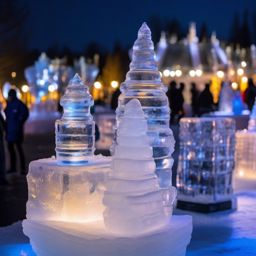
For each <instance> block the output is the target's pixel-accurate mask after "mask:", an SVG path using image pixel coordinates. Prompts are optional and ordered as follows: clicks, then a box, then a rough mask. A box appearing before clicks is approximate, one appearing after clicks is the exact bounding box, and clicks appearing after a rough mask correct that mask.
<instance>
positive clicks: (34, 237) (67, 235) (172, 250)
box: [22, 216, 192, 256]
mask: <svg viewBox="0 0 256 256" xmlns="http://www.w3.org/2000/svg"><path fill="white" fill-rule="evenodd" d="M22 225H23V231H24V233H25V235H27V236H28V237H29V239H30V243H31V245H32V247H33V250H34V251H35V253H36V255H37V256H49V255H61V256H70V255H76V256H105V255H111V256H120V255H122V256H128V255H129V256H142V255H147V256H160V255H161V256H170V255H175V256H185V253H186V247H187V245H188V244H189V242H190V239H191V233H192V217H191V216H173V217H172V219H171V221H170V223H169V225H168V226H167V227H165V228H163V229H162V230H160V231H158V232H154V233H151V234H147V235H145V236H137V237H117V236H115V235H113V234H109V233H108V232H107V231H106V230H105V228H104V224H103V222H101V221H99V222H91V223H86V224H77V223H65V222H53V221H49V222H41V221H32V220H24V221H23V224H22Z"/></svg>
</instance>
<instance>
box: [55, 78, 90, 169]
mask: <svg viewBox="0 0 256 256" xmlns="http://www.w3.org/2000/svg"><path fill="white" fill-rule="evenodd" d="M60 104H61V105H62V106H63V109H64V114H63V116H62V118H61V119H60V120H57V121H56V127H55V129H56V131H55V132H56V155H57V160H58V162H60V163H64V164H65V163H66V164H84V163H86V162H88V156H92V155H93V153H94V142H95V141H94V134H95V123H94V121H93V117H92V115H91V112H90V108H91V106H92V105H93V99H92V96H91V95H90V93H89V90H88V87H87V86H86V85H84V84H83V82H82V80H81V78H80V77H79V75H78V74H76V75H75V76H74V78H73V79H72V80H71V81H70V82H69V84H68V87H67V89H66V93H65V94H64V96H63V97H62V98H61V101H60Z"/></svg>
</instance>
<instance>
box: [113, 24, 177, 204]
mask: <svg viewBox="0 0 256 256" xmlns="http://www.w3.org/2000/svg"><path fill="white" fill-rule="evenodd" d="M121 91H122V94H121V95H120V96H119V102H118V108H117V110H116V115H117V126H118V124H119V123H120V119H121V118H122V116H123V115H124V106H125V104H126V103H128V102H129V101H130V100H131V99H138V100H139V101H140V103H141V106H142V109H143V112H144V113H145V117H146V119H147V123H148V132H147V134H148V136H149V138H150V145H151V146H152V147H153V157H154V160H155V163H156V175H157V177H158V182H159V185H160V187H161V188H163V189H165V190H166V194H165V204H166V206H167V207H171V201H170V200H169V198H170V199H171V196H170V194H171V191H172V189H171V186H172V165H173V159H172V157H171V155H172V153H173V151H174V144H175V141H174V137H173V133H172V131H171V129H170V128H169V120H170V108H169V103H168V98H167V96H166V87H165V86H164V85H163V83H162V82H161V77H160V72H159V71H158V67H157V63H156V60H155V53H154V45H153V42H152V39H151V31H150V29H149V28H148V26H147V25H146V23H143V24H142V26H141V28H140V29H139V32H138V38H137V40H136V41H135V43H134V46H133V52H132V61H131V63H130V71H129V72H128V73H127V75H126V80H125V82H124V83H123V84H122V85H121ZM134 132H136V131H134ZM117 144H118V142H117Z"/></svg>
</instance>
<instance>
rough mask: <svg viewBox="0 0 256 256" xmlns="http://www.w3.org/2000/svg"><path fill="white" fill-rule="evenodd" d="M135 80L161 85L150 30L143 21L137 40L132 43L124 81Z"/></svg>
mask: <svg viewBox="0 0 256 256" xmlns="http://www.w3.org/2000/svg"><path fill="white" fill-rule="evenodd" d="M135 81H137V82H140V81H143V83H145V82H146V81H148V82H150V83H153V84H155V85H159V86H162V83H161V77H160V73H159V71H158V67H157V62H156V58H155V52H154V44H153V41H152V38H151V31H150V29H149V27H148V26H147V24H146V23H145V22H144V23H143V24H142V26H141V27H140V29H139V31H138V37H137V40H136V41H135V43H134V45H133V51H132V61H131V63H130V71H129V72H128V73H127V75H126V81H125V83H126V84H131V83H134V82H135ZM163 88H164V87H163Z"/></svg>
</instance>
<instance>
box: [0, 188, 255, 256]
mask: <svg viewBox="0 0 256 256" xmlns="http://www.w3.org/2000/svg"><path fill="white" fill-rule="evenodd" d="M237 198H238V209H237V211H227V212H221V213H220V212H219V213H212V214H207V215H203V214H198V213H190V214H192V217H193V235H192V240H191V243H190V244H189V246H188V248H187V253H186V256H220V255H223V256H254V255H256V231H255V228H254V227H255V212H256V192H255V191H254V192H250V191H247V192H243V193H240V194H238V195H237ZM174 213H175V214H184V211H180V210H179V211H177V210H176V212H174ZM174 217H175V216H174ZM52 228H53V229H54V227H52ZM37 231H38V230H37ZM52 232H54V230H52ZM49 234H50V233H49ZM173 234H175V233H174V232H171V233H170V234H169V235H168V234H167V235H166V236H164V239H167V240H168V242H169V240H170V239H171V238H172V236H173ZM58 236H62V238H63V239H64V238H65V237H66V238H67V237H69V236H68V234H67V232H66V230H65V231H64V230H63V232H60V233H59V234H58ZM58 236H56V235H55V236H54V238H56V239H57V240H59V237H58ZM69 238H70V237H69ZM48 241H49V240H48ZM63 241H65V242H63ZM63 241H62V244H61V246H63V245H64V246H66V244H67V242H66V241H68V240H65V239H64V240H63ZM71 241H72V240H70V242H68V244H72V242H71ZM80 241H81V240H80ZM54 242H55V240H54V241H53V243H54ZM102 242H103V241H102ZM109 242H110V241H109ZM123 242H125V240H124V239H123ZM144 242H145V243H143V246H144V248H143V253H142V254H141V255H140V256H142V255H143V256H144V255H149V254H148V252H149V253H150V250H151V247H148V246H150V242H147V241H146V240H144ZM77 245H78V244H77V243H76V244H75V246H77ZM80 245H81V244H80ZM93 245H95V244H94V243H93V242H92V241H91V246H93ZM42 246H43V245H42ZM115 246H117V245H116V244H115ZM45 247H46V246H45ZM95 247H97V245H95ZM64 248H66V247H64ZM84 249H85V250H84V253H83V254H80V255H79V254H77V255H76V256H84V255H86V254H85V253H86V252H87V250H86V248H84ZM168 252H169V254H168ZM0 255H1V256H35V255H36V254H35V253H34V252H33V251H32V248H31V246H30V245H29V239H28V238H27V237H26V236H25V235H23V234H22V227H21V222H17V223H15V224H13V225H11V226H8V227H0ZM52 255H53V256H54V255H56V254H52ZM52 255H51V256H52ZM58 255H60V254H58ZM70 255H75V254H74V253H72V254H70ZM70 255H69V256H70ZM106 255H107V254H103V255H101V256H106ZM109 255H111V256H112V254H109ZM123 255H124V256H126V255H125V254H122V256H123ZM174 255H175V254H171V251H169V250H168V248H167V252H166V256H174ZM37 256H38V255H37ZM47 256H49V255H47ZM90 256H92V255H90ZM93 256H94V255H93ZM119 256H120V255H119ZM129 256H131V255H129ZM175 256H176V255H175Z"/></svg>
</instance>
